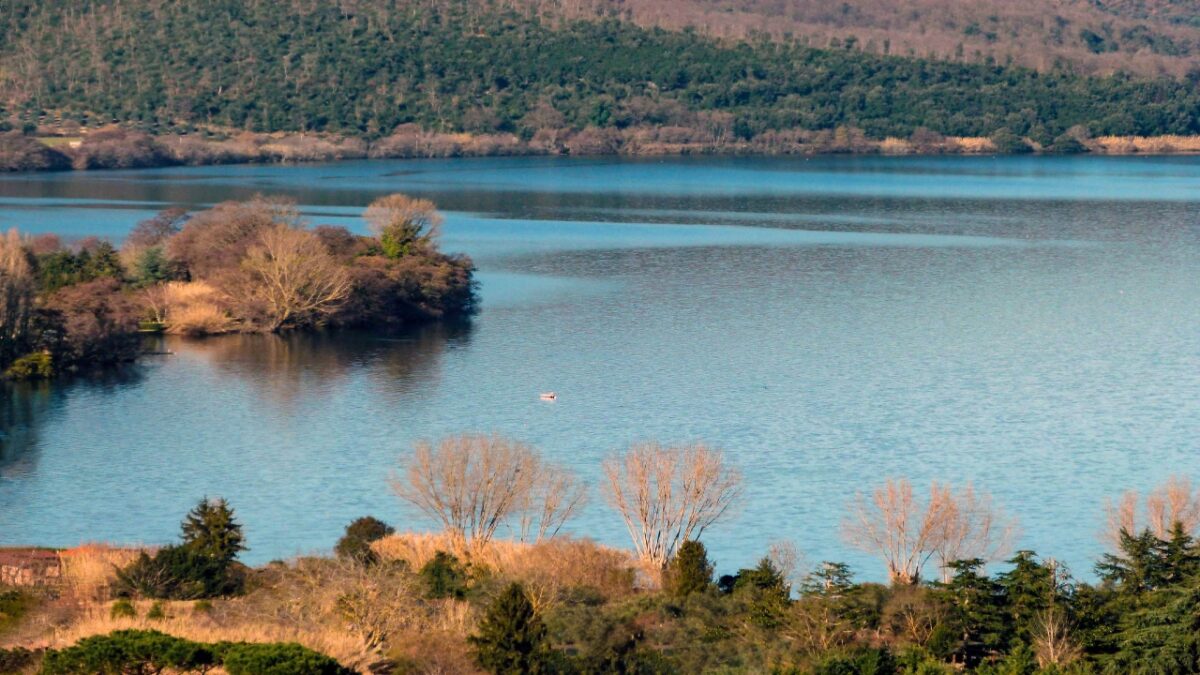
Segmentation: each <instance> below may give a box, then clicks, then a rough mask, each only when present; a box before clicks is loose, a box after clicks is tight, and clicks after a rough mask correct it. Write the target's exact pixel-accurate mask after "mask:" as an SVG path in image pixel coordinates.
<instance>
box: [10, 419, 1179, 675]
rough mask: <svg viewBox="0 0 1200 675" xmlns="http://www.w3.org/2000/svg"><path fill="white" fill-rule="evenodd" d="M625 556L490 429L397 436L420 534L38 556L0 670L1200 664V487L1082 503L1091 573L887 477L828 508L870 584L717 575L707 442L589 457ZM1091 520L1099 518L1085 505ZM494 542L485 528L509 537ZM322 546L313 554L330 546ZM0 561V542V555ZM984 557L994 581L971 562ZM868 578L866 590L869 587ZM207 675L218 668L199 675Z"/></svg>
mask: <svg viewBox="0 0 1200 675" xmlns="http://www.w3.org/2000/svg"><path fill="white" fill-rule="evenodd" d="M600 473H601V475H602V478H601V481H600V484H599V485H597V486H595V491H598V492H601V493H602V494H603V497H604V498H605V500H606V501H607V503H608V504H609V505H610V506H611V507H612V509H613V511H614V512H615V515H617V516H619V517H620V519H621V520H622V521H623V522H624V524H625V525H626V529H627V530H628V532H629V535H630V543H631V546H630V547H629V548H616V547H611V546H605V545H600V544H597V543H595V542H593V541H591V540H589V539H585V538H577V537H575V536H572V535H569V534H566V533H565V530H564V526H565V525H566V524H567V523H569V521H571V519H572V518H573V516H575V515H576V514H577V513H578V511H579V509H580V507H581V506H582V505H583V504H584V503H585V501H586V500H587V499H588V498H589V497H590V492H591V490H589V488H588V486H586V485H585V484H583V483H581V482H580V481H579V480H578V479H577V478H576V477H575V475H574V474H573V473H572V472H571V471H570V470H569V469H567V468H565V467H562V466H558V465H555V464H553V463H550V462H547V461H545V460H544V459H543V458H542V456H541V454H540V453H539V451H538V450H537V449H536V448H533V447H531V446H529V445H526V444H524V443H521V442H520V441H516V440H513V439H509V438H505V437H502V436H498V435H471V434H465V435H458V436H450V437H446V438H443V439H441V440H438V441H435V442H419V443H417V445H416V447H415V448H414V449H413V450H412V451H411V452H408V453H405V454H404V456H403V457H402V459H401V460H400V466H398V467H397V471H396V472H395V473H394V475H393V479H392V489H393V492H394V493H395V495H396V496H397V497H398V498H399V500H400V501H401V502H402V503H403V504H405V505H407V506H408V507H410V508H411V510H412V512H413V513H414V514H415V513H420V514H423V515H424V516H425V522H431V523H434V524H436V527H438V528H440V529H438V530H437V531H432V532H415V531H404V532H398V531H397V530H396V529H395V528H393V527H392V526H391V525H389V524H387V523H385V522H383V521H381V520H379V519H376V518H373V517H370V516H365V517H362V518H358V519H357V520H354V521H353V522H351V523H350V524H349V525H348V526H347V527H346V530H345V534H344V535H343V536H342V537H341V539H340V540H338V541H337V543H336V545H335V546H333V547H332V548H333V552H332V555H330V554H322V555H307V556H301V557H298V558H295V559H292V560H289V561H274V562H271V563H269V564H267V565H264V566H260V567H248V566H246V565H244V564H242V563H241V562H240V561H239V560H238V557H239V554H240V553H241V552H243V551H245V550H247V547H248V546H252V545H253V543H252V542H248V541H247V540H246V538H245V536H244V534H243V531H242V526H241V524H240V523H239V522H238V520H237V517H236V514H235V512H234V510H233V508H232V507H231V505H230V504H229V503H227V502H226V501H225V500H223V499H208V498H205V499H203V500H201V501H200V502H199V503H198V504H197V505H196V507H195V508H193V509H192V510H191V512H189V513H188V514H187V516H186V517H185V518H184V520H183V522H182V523H181V528H180V540H179V541H178V542H177V543H173V544H168V545H165V546H158V547H140V548H125V547H120V546H114V545H110V544H85V545H82V546H78V547H75V548H72V549H65V550H61V551H57V552H56V553H51V552H49V551H47V550H44V549H43V550H41V551H39V554H40V556H41V558H42V559H43V560H44V559H45V558H46V557H47V556H50V557H53V556H54V555H57V558H58V560H59V570H60V571H59V572H56V574H55V577H54V579H55V581H54V583H47V584H45V585H42V586H31V585H28V584H25V585H20V586H14V587H11V588H9V589H7V590H4V591H3V592H0V669H3V670H4V672H20V673H42V674H43V675H54V674H57V673H128V672H164V671H165V672H170V673H193V672H195V673H203V672H209V671H210V670H211V669H213V668H215V667H222V668H224V672H228V673H230V674H231V675H268V674H269V675H307V674H309V673H332V674H337V675H341V674H342V673H353V672H359V673H410V674H414V675H415V674H428V675H435V674H441V673H454V674H474V673H494V674H497V675H516V674H518V673H546V674H559V673H561V674H563V675H574V674H578V675H600V674H602V673H645V674H662V675H667V674H672V673H721V674H726V675H733V674H739V673H746V674H749V673H772V674H775V675H801V674H812V675H951V674H952V673H962V672H968V673H979V674H981V675H1092V674H1095V675H1102V674H1108V673H1113V674H1115V673H1139V674H1141V673H1145V674H1149V673H1180V674H1182V673H1190V672H1197V669H1200V632H1198V631H1197V625H1196V618H1195V611H1196V607H1197V606H1200V605H1198V598H1197V595H1196V594H1197V590H1196V589H1197V583H1198V582H1200V545H1197V542H1196V540H1195V536H1196V534H1197V532H1198V531H1200V490H1197V489H1195V488H1194V487H1193V485H1192V484H1191V482H1190V481H1189V480H1187V479H1186V478H1182V477H1175V478H1171V479H1170V480H1168V481H1166V482H1165V483H1163V484H1161V485H1159V486H1158V487H1156V488H1154V489H1153V490H1151V491H1150V492H1148V493H1145V494H1138V493H1136V492H1126V493H1125V494H1124V495H1122V496H1120V497H1119V498H1118V499H1116V500H1113V501H1108V502H1106V503H1105V504H1104V508H1105V510H1106V514H1107V523H1108V524H1107V526H1106V528H1105V530H1104V533H1103V534H1102V537H1103V540H1104V541H1105V543H1106V548H1107V550H1108V552H1107V553H1105V554H1104V555H1103V556H1102V557H1101V558H1100V559H1099V560H1098V561H1096V564H1095V567H1094V576H1095V577H1096V579H1097V580H1096V581H1095V582H1085V581H1081V580H1080V579H1078V578H1077V577H1076V576H1074V575H1073V574H1072V572H1071V570H1069V569H1068V568H1067V566H1066V565H1064V564H1063V563H1062V562H1061V561H1056V560H1055V559H1054V558H1050V557H1043V556H1039V555H1038V554H1037V553H1035V552H1034V551H1031V550H1013V543H1014V537H1013V535H1014V533H1015V531H1016V528H1017V521H1016V518H1015V517H1012V516H1010V515H1007V514H1006V512H1005V511H1004V510H1003V509H1002V508H1001V506H1000V505H999V504H997V503H995V502H994V501H993V500H992V499H991V498H990V496H988V495H987V494H986V493H984V492H982V491H978V490H975V489H974V488H973V487H972V486H970V485H967V486H965V487H957V488H956V487H953V486H950V485H946V484H939V483H933V484H931V485H929V486H927V488H926V489H919V488H915V487H914V486H913V485H912V484H911V483H909V482H908V481H906V480H903V479H894V480H893V479H889V480H887V481H886V482H884V483H883V484H881V485H876V486H874V487H869V488H868V489H867V490H866V491H865V492H860V493H859V494H858V495H857V496H856V497H854V498H852V499H850V500H848V502H847V503H846V505H845V510H844V518H843V523H842V530H843V535H844V537H845V540H846V542H847V543H848V544H850V545H851V546H853V547H855V548H858V549H860V550H862V551H864V552H866V553H868V554H870V555H871V556H873V557H874V558H876V559H877V560H878V563H879V565H880V567H879V571H882V572H886V577H887V579H888V581H887V582H886V583H876V582H870V581H858V580H856V579H855V578H854V574H855V572H856V570H851V569H850V568H849V567H848V566H847V565H845V564H843V563H840V562H836V561H813V560H805V558H804V556H803V554H802V553H801V551H800V550H799V549H798V548H797V546H796V545H795V544H794V543H791V542H789V541H777V542H773V543H770V544H764V546H766V548H765V549H764V550H763V555H762V557H761V559H760V561H759V562H758V563H757V564H756V565H753V566H751V567H747V568H743V569H739V570H731V569H723V570H720V572H721V573H718V570H717V568H716V562H715V561H713V560H711V559H710V558H709V554H708V551H707V549H706V547H705V545H704V544H703V537H704V534H705V532H707V531H708V530H709V529H710V528H711V527H713V526H714V525H716V524H718V523H720V522H725V523H728V522H729V521H731V520H734V518H735V516H736V514H737V509H738V506H739V505H740V502H741V499H742V495H743V492H742V479H741V474H740V473H739V471H738V469H737V467H735V466H733V465H732V464H731V463H730V461H729V460H728V459H727V458H726V457H725V456H724V455H723V454H722V453H721V452H720V451H719V450H716V449H714V448H711V447H708V446H705V445H703V444H691V445H680V446H666V445H660V444H656V443H643V444H635V445H633V446H630V447H628V448H625V449H623V450H619V451H615V452H613V453H611V454H610V455H609V456H608V457H607V458H606V459H605V460H604V461H603V463H602V466H601V472H600ZM1098 506H1099V505H1098ZM505 535H507V538H506V536H505ZM331 543H332V542H331ZM10 552H11V549H8V550H0V554H5V553H10ZM990 566H996V569H997V570H998V571H993V570H991V569H989V567H990ZM877 576H883V575H877ZM217 672H220V671H217Z"/></svg>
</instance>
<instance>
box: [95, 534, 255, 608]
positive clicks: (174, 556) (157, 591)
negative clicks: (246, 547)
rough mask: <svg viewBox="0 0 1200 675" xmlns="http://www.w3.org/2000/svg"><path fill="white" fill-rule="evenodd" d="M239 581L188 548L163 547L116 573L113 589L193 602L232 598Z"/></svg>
mask: <svg viewBox="0 0 1200 675" xmlns="http://www.w3.org/2000/svg"><path fill="white" fill-rule="evenodd" d="M242 585H243V579H242V577H241V575H240V574H238V573H237V572H236V571H234V570H233V569H231V567H230V565H228V564H227V563H223V562H221V561H220V560H217V559H214V558H211V557H209V556H207V555H204V554H203V553H200V552H199V551H196V550H195V549H193V548H191V547H189V546H177V545H171V546H164V547H162V548H160V549H159V550H158V551H156V552H155V553H154V555H153V556H151V555H149V554H147V553H144V552H143V553H142V554H141V555H139V556H138V558H137V559H136V560H134V561H133V562H132V563H130V564H129V565H128V566H127V567H125V568H124V569H122V570H118V572H117V585H116V590H117V592H118V593H121V594H126V595H139V596H143V597H147V598H163V599H168V600H195V599H198V598H215V597H220V596H225V595H233V594H235V593H238V592H240V591H241V589H242Z"/></svg>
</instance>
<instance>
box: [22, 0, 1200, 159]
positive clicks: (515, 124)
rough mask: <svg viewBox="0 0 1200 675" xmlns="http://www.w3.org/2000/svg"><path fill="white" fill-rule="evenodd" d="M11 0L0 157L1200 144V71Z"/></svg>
mask: <svg viewBox="0 0 1200 675" xmlns="http://www.w3.org/2000/svg"><path fill="white" fill-rule="evenodd" d="M17 5H18V6H19V11H16V12H13V13H11V16H9V17H5V18H3V19H0V28H3V29H7V30H0V57H2V58H3V59H4V60H5V63H6V66H8V67H6V68H5V69H4V70H3V71H2V72H0V129H3V128H7V129H8V130H9V131H8V133H7V134H6V135H5V136H4V137H3V138H2V139H0V168H4V169H8V170H33V169H52V168H60V169H61V168H67V167H69V166H74V167H75V168H82V169H86V168H135V167H139V166H163V165H168V164H185V165H190V164H220V163H232V162H246V161H260V162H267V161H272V162H273V161H316V160H332V159H348V158H371V157H375V158H402V157H452V156H495V155H507V154H550V155H561V154H569V155H574V156H585V155H618V154H619V155H630V156H656V155H673V154H701V153H720V154H815V153H826V152H880V153H895V154H904V153H910V152H912V153H993V152H995V153H1018V152H1032V151H1040V152H1062V153H1068V152H1081V151H1090V152H1097V153H1100V152H1104V153H1166V152H1200V115H1197V111H1198V110H1200V87H1197V82H1200V79H1198V78H1200V71H1198V72H1196V73H1192V74H1188V75H1186V76H1182V77H1168V76H1159V77H1151V76H1145V75H1142V76H1135V75H1131V74H1128V73H1123V72H1114V73H1112V74H1109V75H1104V76H1095V75H1085V74H1080V73H1078V72H1076V71H1074V70H1073V69H1072V68H1071V67H1070V66H1069V65H1062V66H1061V67H1054V68H1049V69H1046V70H1036V69H1032V68H1026V67H1021V66H1018V65H1012V64H1004V63H997V62H996V61H994V60H988V59H982V60H980V61H977V62H969V61H965V60H964V61H947V60H939V59H932V58H921V57H919V56H917V55H915V54H913V55H908V56H900V55H894V54H891V53H889V51H888V50H886V49H885V50H883V52H882V53H878V52H876V53H872V52H870V51H863V50H861V49H859V46H861V45H858V40H857V39H856V38H854V37H853V36H846V37H845V38H844V39H839V40H837V41H831V42H830V43H829V44H828V45H823V46H820V47H817V46H812V45H810V44H809V43H808V42H807V41H803V40H800V39H779V40H771V39H767V38H766V36H765V35H760V36H749V37H747V38H746V39H742V40H722V39H718V38H714V37H712V36H708V35H705V34H704V33H703V32H702V31H696V30H688V29H684V30H674V31H667V30H662V29H657V28H644V27H639V26H637V25H635V24H634V23H630V22H629V21H624V20H620V19H617V18H613V16H612V15H609V14H602V15H601V16H597V17H593V18H590V19H586V20H584V19H575V18H569V17H568V16H565V15H562V14H560V13H556V12H554V11H553V10H551V9H549V8H548V7H545V8H531V7H528V6H522V5H520V4H519V3H518V4H513V3H509V2H481V3H465V2H441V1H437V0H405V2H399V1H392V0H388V1H386V2H380V3H374V4H356V5H355V6H354V7H353V8H348V7H347V6H346V5H345V4H344V3H339V2H333V1H332V0H314V1H313V2H311V3H307V4H303V5H295V4H290V5H289V4H283V5H281V4H279V3H270V2H265V1H263V0H248V1H246V2H236V3H233V2H214V3H203V5H199V6H186V7H185V6H181V5H173V4H162V3H158V2H153V1H152V0H130V1H129V2H123V3H115V4H114V3H94V4H90V5H88V6H87V7H85V8H82V9H80V8H77V7H76V6H75V5H74V4H72V3H71V2H68V1H67V0H49V1H42V2H29V1H27V0H20V2H18V3H17ZM567 14H570V12H567ZM113 125H116V126H113ZM34 136H40V137H42V140H37V139H35V138H33V137H34Z"/></svg>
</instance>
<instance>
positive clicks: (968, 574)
mask: <svg viewBox="0 0 1200 675" xmlns="http://www.w3.org/2000/svg"><path fill="white" fill-rule="evenodd" d="M984 564H985V563H984V561H983V560H980V559H978V558H973V559H970V560H959V561H956V562H952V563H950V568H951V569H952V570H953V571H954V576H953V577H952V578H951V579H950V582H949V583H946V584H938V586H939V588H940V589H941V593H942V595H943V597H944V598H945V599H946V601H947V604H948V607H949V610H950V612H949V614H950V615H949V617H947V620H946V622H945V628H946V631H947V632H948V637H950V638H952V639H951V640H950V641H949V642H948V643H945V645H944V648H945V647H948V648H949V654H948V655H949V656H950V657H951V658H953V659H954V660H955V661H956V662H959V663H963V664H965V665H966V666H967V667H970V668H973V667H975V666H976V665H978V664H979V663H980V662H982V661H983V660H984V659H985V658H987V657H991V656H995V655H996V654H999V653H1001V652H1002V651H1003V649H1004V646H1005V644H1006V643H1007V636H1006V635H1005V620H1004V605H1003V591H1002V589H1001V587H1000V585H999V584H997V583H996V582H995V581H992V580H991V579H990V578H988V576H987V575H986V574H983V573H982V570H983V566H984Z"/></svg>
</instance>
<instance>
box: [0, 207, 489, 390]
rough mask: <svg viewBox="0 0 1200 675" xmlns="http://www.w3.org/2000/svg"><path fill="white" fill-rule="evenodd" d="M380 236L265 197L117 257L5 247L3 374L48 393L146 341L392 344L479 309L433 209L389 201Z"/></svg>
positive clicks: (73, 249) (166, 221) (145, 228)
mask: <svg viewBox="0 0 1200 675" xmlns="http://www.w3.org/2000/svg"><path fill="white" fill-rule="evenodd" d="M364 217H365V219H366V220H367V222H368V224H369V225H370V228H371V231H372V233H373V234H371V235H367V236H362V235H356V234H353V233H351V232H350V231H349V230H348V229H346V228H344V227H336V226H331V225H317V226H311V225H310V224H309V223H308V222H306V221H305V220H304V219H303V218H302V217H301V216H300V214H299V212H298V211H297V210H296V207H295V204H294V203H292V202H289V201H286V200H281V199H274V198H269V197H256V198H254V199H252V200H250V201H246V202H225V203H221V204H218V205H216V206H214V207H212V208H210V209H207V210H203V211H199V212H196V213H188V212H186V211H183V210H181V209H171V210H167V211H163V212H162V213H160V214H158V215H157V216H155V217H154V218H151V219H149V220H146V221H143V222H141V223H139V224H138V225H137V226H136V227H134V228H133V230H132V231H131V232H130V233H129V235H128V236H127V237H126V238H125V240H124V242H123V243H122V245H121V248H120V249H117V248H116V247H114V246H113V245H112V244H111V243H109V242H107V241H102V240H99V239H96V238H89V239H85V240H82V241H79V242H76V243H74V244H72V245H70V246H66V245H64V244H63V242H62V241H61V240H60V239H59V238H58V237H57V236H55V235H41V236H36V237H30V236H22V235H21V234H20V233H19V232H18V231H17V230H16V229H13V230H10V231H9V232H8V233H7V234H5V235H3V236H0V373H2V374H3V377H5V378H8V379H13V380H31V379H48V378H51V377H55V376H57V375H64V374H69V373H74V372H80V371H92V370H96V369H100V368H104V367H108V366H113V365H117V364H120V363H123V362H127V361H131V360H133V359H135V358H136V357H137V356H138V354H139V352H140V350H141V340H140V337H139V334H140V333H145V332H166V333H171V334H179V335H187V336H193V337H200V336H206V335H218V334H222V333H234V332H284V331H296V330H315V329H321V328H327V327H328V328H339V327H346V328H352V327H357V328H368V329H372V330H388V329H394V328H398V327H400V326H406V325H410V324H417V323H421V322H427V321H433V320H438V319H442V318H451V317H456V316H465V315H469V314H470V313H471V312H472V311H473V309H474V303H475V281H474V279H473V273H474V265H473V263H472V262H471V260H470V258H468V257H466V256H462V255H448V254H445V253H442V252H441V251H439V250H438V247H437V235H438V231H439V227H440V224H441V220H442V219H441V216H440V214H438V212H437V210H436V208H435V206H434V204H433V203H432V202H430V201H428V200H422V199H413V198H410V197H407V196H405V195H400V194H393V195H390V196H387V197H382V198H379V199H377V200H376V201H374V202H372V203H371V205H370V206H369V207H368V208H367V209H366V211H365V213H364Z"/></svg>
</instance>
